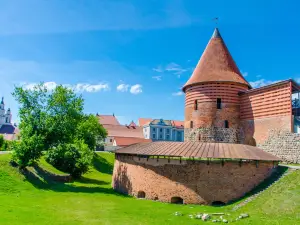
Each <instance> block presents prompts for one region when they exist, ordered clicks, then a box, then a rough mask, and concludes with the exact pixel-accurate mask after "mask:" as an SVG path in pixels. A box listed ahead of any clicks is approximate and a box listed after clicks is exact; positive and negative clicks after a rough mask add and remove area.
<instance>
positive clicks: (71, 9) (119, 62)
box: [0, 0, 300, 124]
mask: <svg viewBox="0 0 300 225" xmlns="http://www.w3.org/2000/svg"><path fill="white" fill-rule="evenodd" d="M299 8H300V2H299V1H297V0H289V1H277V0H272V1H270V0H264V1H260V0H251V1H240V0H239V1H235V0H234V1H232V0H231V1H230V0H228V1H221V0H214V1H197V0H185V1H184V0H148V1H144V0H131V1H127V0H101V1H99V0H85V1H82V0H64V1H62V0H51V1H48V0H26V1H24V0H6V1H4V0H0V78H1V83H0V85H1V86H0V87H1V88H0V96H4V98H5V103H6V108H8V107H10V108H11V110H12V114H13V120H14V121H16V122H18V104H17V103H16V101H15V100H14V98H13V97H12V95H11V93H12V92H13V89H14V86H24V87H25V88H31V87H32V86H33V85H34V84H36V83H39V82H45V85H46V86H47V87H48V88H49V89H50V90H51V89H53V88H54V87H55V86H56V85H58V84H64V85H67V86H69V87H72V88H73V89H74V90H75V91H76V92H77V93H78V94H81V95H82V96H83V97H84V99H85V112H86V113H95V114H96V113H99V114H106V115H112V114H113V113H114V114H115V115H116V116H117V117H118V119H119V120H120V122H121V123H122V124H128V123H130V122H131V120H134V121H137V119H138V118H140V117H144V118H145V117H146V118H163V119H175V120H183V118H184V95H183V93H182V92H181V87H182V86H183V85H184V84H185V82H186V81H187V80H188V79H189V77H190V76H191V74H192V72H193V68H194V67H195V66H196V64H197V62H198V60H199V58H200V57H201V54H202V52H203V50H204V49H205V47H206V45H207V43H208V41H209V39H210V37H211V35H212V33H213V30H214V28H215V26H216V25H215V23H214V22H213V21H212V19H213V18H215V17H218V18H219V22H218V25H217V26H218V28H219V30H220V33H221V35H222V37H223V39H224V41H225V43H226V45H227V47H228V48H229V50H230V52H231V54H232V56H233V58H234V59H235V61H236V63H237V65H238V67H239V69H240V70H241V72H242V74H243V75H244V76H245V78H246V79H247V81H249V82H251V84H252V86H253V87H259V86H263V85H266V84H270V83H272V82H276V81H280V80H285V79H289V78H293V79H295V80H297V81H298V82H300V61H299V59H300V57H299V52H300V42H299V39H300V16H298V14H299V12H298V9H299Z"/></svg>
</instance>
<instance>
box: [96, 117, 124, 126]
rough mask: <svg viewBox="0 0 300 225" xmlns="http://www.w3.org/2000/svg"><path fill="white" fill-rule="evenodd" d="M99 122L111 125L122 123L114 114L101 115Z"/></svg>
mask: <svg viewBox="0 0 300 225" xmlns="http://www.w3.org/2000/svg"><path fill="white" fill-rule="evenodd" d="M98 118H99V122H100V123H101V124H102V125H104V124H110V125H120V123H119V121H118V119H117V118H116V117H115V116H114V115H99V116H98Z"/></svg>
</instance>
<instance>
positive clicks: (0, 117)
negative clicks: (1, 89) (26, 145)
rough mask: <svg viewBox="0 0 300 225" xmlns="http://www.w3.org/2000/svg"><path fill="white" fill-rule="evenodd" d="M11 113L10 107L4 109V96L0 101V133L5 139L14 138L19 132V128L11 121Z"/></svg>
mask: <svg viewBox="0 0 300 225" xmlns="http://www.w3.org/2000/svg"><path fill="white" fill-rule="evenodd" d="M11 119H12V114H11V111H10V108H8V109H7V111H5V104H4V98H3V97H2V100H1V103H0V134H2V135H3V136H4V139H6V140H15V139H17V136H18V134H19V129H18V128H17V127H16V126H15V125H13V124H12V123H11Z"/></svg>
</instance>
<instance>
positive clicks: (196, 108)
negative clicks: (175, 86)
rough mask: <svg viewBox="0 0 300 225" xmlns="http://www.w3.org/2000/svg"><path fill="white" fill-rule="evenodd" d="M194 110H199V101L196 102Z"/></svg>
mask: <svg viewBox="0 0 300 225" xmlns="http://www.w3.org/2000/svg"><path fill="white" fill-rule="evenodd" d="M194 110H198V101H197V100H195V101H194Z"/></svg>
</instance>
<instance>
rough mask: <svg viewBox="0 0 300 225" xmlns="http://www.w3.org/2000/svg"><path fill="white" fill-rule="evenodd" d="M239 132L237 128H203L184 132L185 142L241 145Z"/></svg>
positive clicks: (188, 129) (187, 129)
mask: <svg viewBox="0 0 300 225" xmlns="http://www.w3.org/2000/svg"><path fill="white" fill-rule="evenodd" d="M239 133H240V132H239V131H238V130H237V129H235V128H222V127H210V128H206V127H201V128H195V129H190V128H186V129H185V130H184V140H185V141H201V142H222V143H240V140H239V139H240V138H239Z"/></svg>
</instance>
